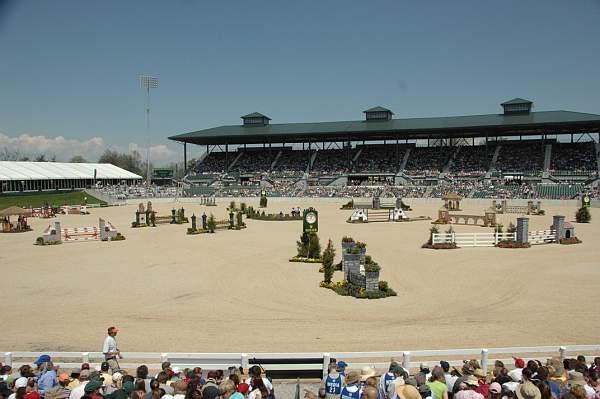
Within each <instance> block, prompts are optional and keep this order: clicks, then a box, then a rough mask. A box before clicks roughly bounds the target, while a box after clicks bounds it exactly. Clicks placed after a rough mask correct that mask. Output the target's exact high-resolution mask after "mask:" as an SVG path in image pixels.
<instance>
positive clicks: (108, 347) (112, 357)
mask: <svg viewBox="0 0 600 399" xmlns="http://www.w3.org/2000/svg"><path fill="white" fill-rule="evenodd" d="M118 332H119V330H118V329H117V327H108V335H107V337H106V339H105V340H104V345H103V346H102V353H104V359H105V360H106V362H107V363H108V366H109V367H110V370H111V371H112V372H113V373H114V372H116V371H119V370H121V368H120V367H119V362H118V361H117V358H118V359H122V358H123V356H121V351H120V350H119V348H118V347H117V340H116V339H115V337H116V336H117V333H118Z"/></svg>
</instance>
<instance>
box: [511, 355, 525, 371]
mask: <svg viewBox="0 0 600 399" xmlns="http://www.w3.org/2000/svg"><path fill="white" fill-rule="evenodd" d="M512 358H513V359H514V361H515V366H517V367H518V368H520V369H522V368H524V367H525V360H523V359H521V358H520V357H514V356H513V357H512Z"/></svg>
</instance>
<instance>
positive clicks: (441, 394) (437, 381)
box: [426, 366, 448, 399]
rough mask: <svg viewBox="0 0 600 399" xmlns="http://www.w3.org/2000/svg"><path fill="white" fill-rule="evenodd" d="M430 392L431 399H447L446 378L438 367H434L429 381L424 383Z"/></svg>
mask: <svg viewBox="0 0 600 399" xmlns="http://www.w3.org/2000/svg"><path fill="white" fill-rule="evenodd" d="M426 384H427V386H428V387H429V389H430V390H431V395H432V397H433V399H448V387H447V386H446V376H445V375H444V370H443V369H442V368H441V367H440V366H436V367H434V369H433V371H432V372H431V377H430V378H429V381H427V382H426Z"/></svg>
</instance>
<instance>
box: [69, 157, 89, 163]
mask: <svg viewBox="0 0 600 399" xmlns="http://www.w3.org/2000/svg"><path fill="white" fill-rule="evenodd" d="M69 162H71V163H87V160H86V159H85V158H84V157H82V156H81V155H75V156H73V158H71V160H70V161H69Z"/></svg>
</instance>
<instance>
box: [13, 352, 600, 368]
mask: <svg viewBox="0 0 600 399" xmlns="http://www.w3.org/2000/svg"><path fill="white" fill-rule="evenodd" d="M43 353H44V354H48V355H50V356H52V359H53V362H54V363H55V364H58V365H60V366H61V367H63V368H67V369H68V368H75V367H80V366H81V364H82V363H90V364H91V365H92V366H93V367H96V366H99V364H100V362H102V361H103V359H104V356H103V354H102V353H101V352H43ZM599 353H600V344H599V345H570V346H533V347H509V348H487V349H486V348H482V349H445V350H415V351H384V352H328V353H323V352H309V353H159V352H123V360H122V361H121V363H120V365H121V367H122V368H124V369H135V368H136V367H138V366H139V365H141V364H145V365H147V366H148V367H149V368H150V369H160V363H162V362H165V361H169V362H171V364H172V366H177V367H202V368H204V369H226V368H227V367H229V366H236V367H239V366H241V367H243V368H244V369H247V368H248V367H249V366H252V365H253V364H260V365H263V366H264V367H265V368H266V369H267V371H270V370H271V371H281V370H286V371H287V370H291V371H307V372H309V371H313V372H314V371H319V370H320V371H322V372H323V375H325V374H326V373H327V366H328V364H329V362H330V360H331V359H332V358H334V359H337V360H340V359H343V360H344V361H346V362H347V363H348V365H349V368H352V369H359V368H362V367H366V366H369V367H373V368H376V369H380V370H387V368H388V367H389V363H390V360H391V359H394V360H396V361H398V362H401V363H402V365H403V366H404V367H405V368H409V369H413V368H417V367H418V366H419V364H421V363H429V364H430V365H434V364H437V363H438V362H439V361H440V360H446V361H448V362H449V363H450V365H453V366H458V365H462V364H463V362H462V361H463V360H464V359H478V360H479V361H480V363H481V365H482V367H483V368H484V370H486V371H487V368H488V366H489V365H493V364H494V361H495V360H502V361H503V362H504V363H505V364H511V363H512V358H511V356H519V357H523V358H526V359H538V360H540V361H544V360H545V359H547V358H549V357H553V356H556V357H559V358H560V359H561V360H563V359H565V358H566V357H567V356H573V357H574V356H576V355H585V356H591V355H597V354H599ZM40 354H42V353H41V352H5V353H4V363H5V364H7V365H11V366H13V367H18V366H21V365H23V364H30V363H32V362H33V361H34V360H35V359H36V358H37V357H38V356H39V355H40Z"/></svg>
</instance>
